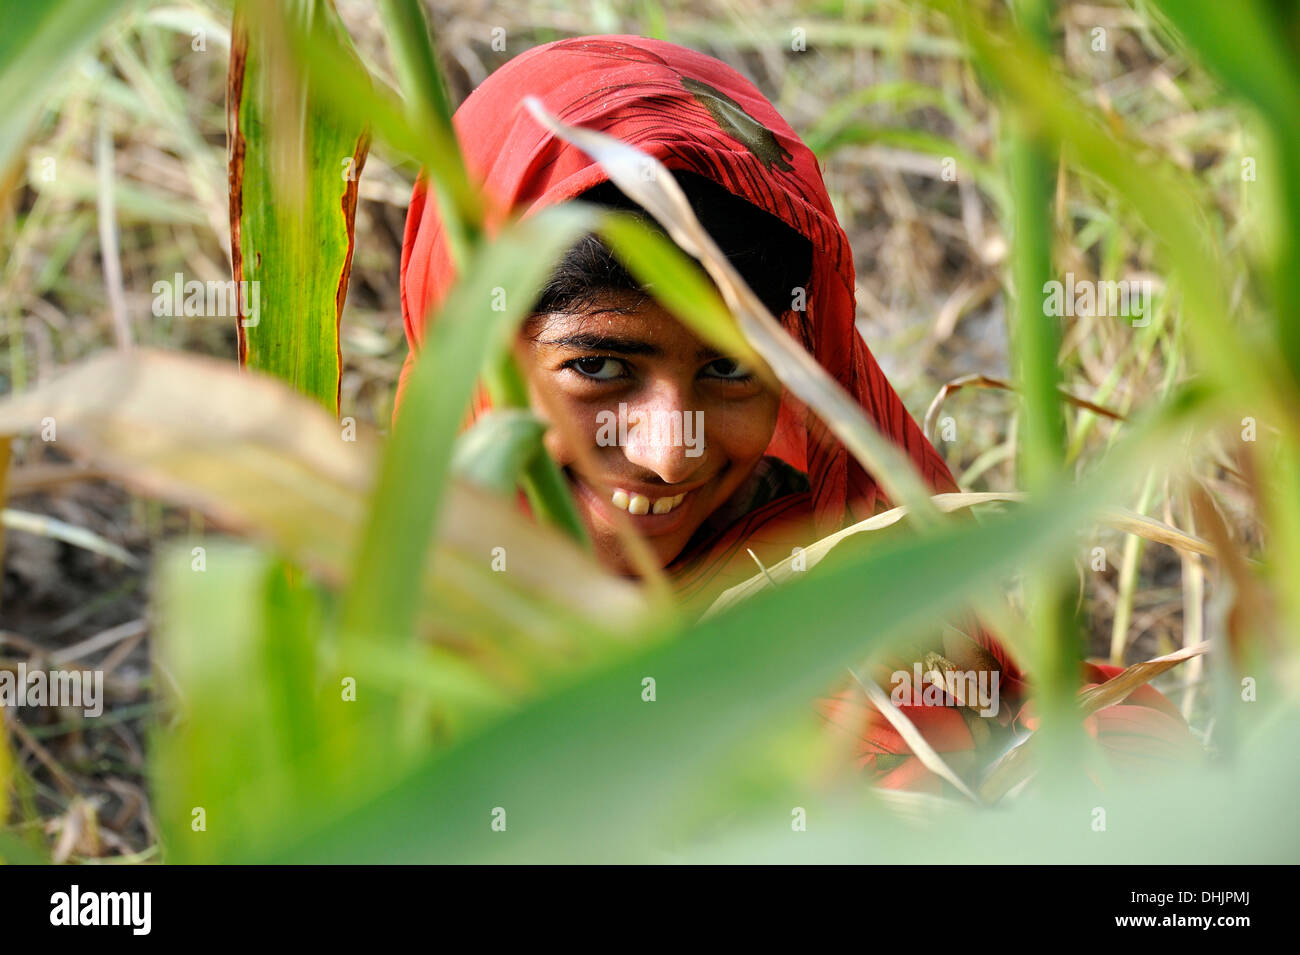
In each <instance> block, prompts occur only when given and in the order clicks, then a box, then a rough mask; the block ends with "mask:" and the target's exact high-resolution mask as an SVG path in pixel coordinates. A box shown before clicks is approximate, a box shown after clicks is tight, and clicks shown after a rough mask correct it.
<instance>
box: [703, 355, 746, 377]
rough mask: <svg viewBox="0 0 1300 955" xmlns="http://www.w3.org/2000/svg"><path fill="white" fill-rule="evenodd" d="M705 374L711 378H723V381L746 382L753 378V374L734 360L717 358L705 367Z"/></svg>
mask: <svg viewBox="0 0 1300 955" xmlns="http://www.w3.org/2000/svg"><path fill="white" fill-rule="evenodd" d="M704 374H705V376H706V377H709V378H721V379H722V380H723V381H745V380H747V379H749V378H751V377H753V372H751V371H750V370H749V368H747V367H746V366H745V365H742V364H741V363H740V362H738V361H736V359H734V358H716V359H714V360H713V361H711V362H709V363H708V364H707V365H705V366H704Z"/></svg>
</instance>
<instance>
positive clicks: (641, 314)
mask: <svg viewBox="0 0 1300 955" xmlns="http://www.w3.org/2000/svg"><path fill="white" fill-rule="evenodd" d="M525 336H526V337H527V338H528V339H530V340H531V341H533V342H534V343H535V344H537V345H539V346H542V347H551V348H572V349H578V350H581V349H595V350H600V349H608V350H625V351H626V352H627V353H629V354H645V355H652V356H653V355H658V354H662V355H689V356H690V357H692V358H693V357H697V356H698V355H703V354H716V351H715V350H714V349H712V348H711V347H710V346H709V345H708V344H707V343H706V342H705V341H703V340H702V339H701V338H699V337H698V336H697V335H695V334H694V333H693V332H692V331H691V330H690V329H689V328H687V327H686V326H685V325H683V324H682V323H681V322H680V321H678V320H677V319H676V318H674V317H673V315H672V313H671V312H669V311H667V310H666V309H665V308H664V307H663V306H661V305H660V304H659V303H658V302H656V301H655V300H654V299H652V298H649V297H646V298H644V299H642V300H640V301H637V300H632V299H623V300H622V301H619V300H618V299H605V300H601V301H599V302H597V303H594V304H592V305H591V306H589V307H587V308H575V309H573V310H571V311H565V312H551V313H547V314H542V315H535V316H533V317H532V318H531V319H529V321H528V324H527V325H526V326H525ZM615 345H622V346H625V348H621V349H620V348H614V347H612V346H615Z"/></svg>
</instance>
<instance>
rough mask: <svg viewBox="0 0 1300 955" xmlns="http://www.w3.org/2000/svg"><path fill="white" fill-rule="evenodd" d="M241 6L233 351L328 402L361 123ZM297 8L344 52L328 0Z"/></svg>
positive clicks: (338, 360) (232, 93)
mask: <svg viewBox="0 0 1300 955" xmlns="http://www.w3.org/2000/svg"><path fill="white" fill-rule="evenodd" d="M252 6H254V5H250V4H247V3H241V4H239V5H238V6H237V8H236V13H235V22H234V28H233V30H232V34H231V55H230V74H229V91H228V98H227V109H228V112H229V128H230V130H231V143H230V228H231V252H232V256H233V259H234V273H235V275H234V277H235V281H236V282H238V283H240V310H239V312H240V318H239V320H238V324H239V355H240V361H241V362H242V363H243V364H245V365H247V366H249V367H251V368H257V369H259V370H261V371H266V372H269V373H270V374H273V375H275V376H277V377H279V378H282V379H284V380H285V381H287V382H289V383H290V384H292V385H293V386H294V387H295V388H296V389H298V390H299V391H302V392H303V393H304V394H307V395H310V396H311V397H312V398H314V399H315V400H316V401H318V402H320V403H321V404H322V405H324V406H325V407H326V408H328V409H330V410H331V411H333V412H334V413H335V414H337V413H338V408H339V384H340V377H341V373H342V354H341V351H340V347H339V321H340V318H341V317H342V313H343V303H344V300H345V299H346V298H347V290H348V276H349V273H350V271H351V267H352V247H353V226H354V216H355V214H356V204H357V184H358V181H359V178H360V175H361V170H362V167H363V166H364V165H365V161H366V153H367V150H368V149H369V134H368V132H366V130H365V129H363V128H361V127H359V126H357V125H355V124H352V123H349V122H347V121H346V120H345V119H341V118H340V117H339V116H338V115H337V114H336V113H334V112H333V111H331V110H329V109H327V108H326V106H325V104H324V102H323V98H322V97H321V95H320V93H319V92H318V91H317V89H316V88H315V87H314V86H312V85H311V84H310V83H309V82H308V81H307V80H306V79H304V78H303V77H302V76H301V75H300V74H299V73H298V72H297V71H296V70H295V69H294V68H293V67H292V66H291V65H290V63H289V60H288V51H289V46H288V44H287V43H286V42H285V38H284V37H282V36H280V35H278V34H277V31H276V29H275V25H276V24H277V22H278V21H276V20H274V19H272V18H269V17H267V16H265V15H250V10H251V8H252ZM298 13H299V15H300V16H306V17H308V18H309V19H311V20H314V21H316V22H321V23H328V24H329V27H328V29H330V30H331V32H333V33H334V34H335V35H337V36H340V40H339V43H340V47H341V48H342V49H343V55H348V54H349V52H350V48H349V47H348V46H347V44H346V42H345V41H344V40H343V39H342V38H341V35H342V27H341V26H339V25H338V24H337V19H336V17H335V16H334V13H333V9H332V7H331V6H330V5H329V4H328V3H327V2H324V0H313V2H311V3H308V4H306V5H305V6H300V7H299V8H298Z"/></svg>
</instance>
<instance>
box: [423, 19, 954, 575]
mask: <svg viewBox="0 0 1300 955" xmlns="http://www.w3.org/2000/svg"><path fill="white" fill-rule="evenodd" d="M528 95H533V96H536V97H538V98H539V99H540V100H541V101H542V105H543V106H545V107H546V109H547V110H548V111H549V112H550V113H552V114H554V115H556V116H558V117H559V119H560V120H561V121H563V122H565V123H567V124H569V125H573V126H584V127H587V128H590V129H595V130H598V131H600V132H603V133H606V134H607V135H610V136H614V137H616V138H618V139H621V140H623V141H625V142H627V143H630V144H631V145H633V146H636V147H637V148H638V149H640V150H642V151H644V152H646V153H649V154H650V155H652V156H654V157H656V158H657V159H659V160H660V161H661V162H663V163H664V165H666V166H667V167H668V168H669V169H673V170H677V169H685V170H690V171H692V172H695V173H698V174H700V175H702V176H704V177H706V178H708V179H710V180H712V181H714V182H716V183H718V184H720V185H722V186H724V187H725V188H726V189H728V190H729V191H731V192H732V193H734V194H735V195H737V196H740V197H741V198H744V199H746V200H748V201H749V202H751V203H753V204H754V205H756V206H758V207H759V208H760V209H763V210H764V211H765V212H768V213H770V214H772V215H774V216H776V217H777V218H779V219H781V220H782V221H783V222H785V223H786V224H787V225H788V226H790V227H791V228H793V229H794V230H795V231H797V232H798V233H799V234H800V235H802V236H804V237H805V238H806V239H808V240H809V241H810V242H811V243H812V247H813V250H814V255H813V271H812V277H811V281H810V284H809V287H808V289H807V312H806V316H805V321H804V322H803V323H801V322H800V321H799V316H798V315H797V314H796V313H794V312H788V313H786V315H785V317H784V323H785V325H786V327H787V328H788V329H789V330H790V331H791V333H792V334H793V335H795V337H796V338H798V339H799V340H800V341H801V342H802V343H803V344H804V346H805V347H806V348H807V349H808V350H809V351H810V352H811V353H812V354H813V356H814V357H815V358H816V359H817V361H818V363H819V364H821V366H822V367H823V368H825V369H826V370H827V371H828V372H830V374H831V375H832V376H834V377H835V379H836V380H837V381H839V383H840V384H841V385H843V386H844V388H845V389H846V390H847V391H848V392H849V393H850V394H852V395H853V396H854V397H855V398H857V400H858V401H859V403H860V404H861V405H862V407H863V408H864V409H865V410H866V411H867V413H868V414H870V415H871V417H872V418H874V419H875V421H876V422H877V424H878V425H879V427H880V428H881V430H882V431H883V432H884V433H885V434H886V435H887V436H888V437H889V438H890V439H892V440H893V441H894V442H895V443H896V444H898V445H899V446H900V447H902V448H904V449H905V450H906V451H907V453H908V454H909V455H911V457H912V460H913V461H915V462H916V464H917V467H918V468H920V470H921V473H922V474H923V476H924V477H925V478H926V480H927V481H928V482H929V484H930V485H931V486H932V487H933V488H934V489H935V490H936V491H950V490H956V489H957V487H956V484H955V483H954V482H953V480H952V476H951V475H950V474H949V472H948V468H947V466H946V465H945V464H944V462H943V459H942V458H940V457H939V455H938V454H937V453H936V452H935V450H934V448H933V447H931V445H930V443H929V442H928V441H927V440H926V439H925V436H924V435H923V434H922V433H921V431H920V429H919V428H918V427H917V426H916V423H915V422H914V421H913V420H912V418H911V416H910V415H909V414H908V413H907V409H906V408H905V407H904V406H903V403H902V401H901V400H899V397H898V395H897V394H896V393H895V391H894V389H893V388H892V387H891V386H890V384H889V381H888V380H887V379H886V378H885V375H884V373H883V372H882V371H881V370H880V366H879V365H878V364H876V360H875V359H874V358H873V357H872V355H871V352H870V351H869V350H868V349H867V346H866V343H865V342H863V340H862V337H861V336H860V335H859V334H858V333H857V330H856V329H855V327H854V297H853V288H854V283H853V254H852V250H851V249H850V248H849V242H848V239H847V237H846V236H845V235H844V231H843V230H842V229H841V228H840V226H839V223H838V222H837V221H836V218H835V211H834V209H833V208H832V207H831V201H830V197H829V196H828V195H827V194H826V186H825V184H824V183H823V182H822V177H821V171H820V169H819V168H818V165H817V157H816V156H814V155H813V153H812V151H811V150H809V149H808V147H807V146H805V145H804V144H803V142H801V141H800V139H799V137H798V136H796V135H795V132H794V130H792V129H791V128H790V126H789V124H787V123H786V121H785V120H784V119H782V118H781V115H780V114H779V113H777V111H776V109H775V108H774V107H773V106H772V104H771V103H769V102H768V101H767V99H766V98H765V97H764V96H763V94H762V93H760V92H759V91H758V89H757V88H755V86H754V84H753V83H751V82H750V81H749V80H747V79H745V77H743V76H741V75H740V74H739V73H737V72H736V71H735V70H733V69H732V68H731V67H729V66H727V65H726V64H724V63H721V62H719V61H718V60H715V59H713V58H712V57H709V56H705V55H704V54H703V53H697V52H695V51H694V50H688V49H686V48H684V47H680V46H676V45H674V44H671V43H665V42H663V41H661V40H652V39H646V38H644V37H636V36H594V37H579V38H577V39H571V40H559V41H556V42H554V43H547V44H545V45H543V46H539V47H535V48H533V49H531V50H529V51H527V52H526V53H522V54H520V55H519V56H517V57H515V58H514V59H513V60H511V61H510V62H509V63H507V64H505V65H504V66H502V67H501V68H500V69H498V70H497V71H496V72H495V73H493V74H492V75H491V76H490V77H488V78H487V80H485V81H484V82H483V83H482V84H481V85H480V86H479V87H478V88H477V89H475V90H474V92H473V93H471V94H470V95H469V97H468V98H467V99H466V100H465V102H464V103H463V104H462V105H461V107H460V108H459V109H458V110H457V111H456V115H455V118H454V125H455V129H456V133H457V137H458V139H459V140H460V144H461V148H462V150H463V151H464V154H465V161H466V164H467V166H468V168H469V172H470V175H471V177H473V178H475V179H476V180H477V181H478V182H479V183H481V185H482V188H483V191H484V193H485V195H486V197H487V201H488V203H489V205H490V210H491V211H490V213H489V222H488V227H489V229H491V228H492V227H494V226H495V225H497V224H499V223H500V221H501V220H502V219H503V218H504V217H505V216H507V215H509V214H511V213H519V214H523V215H527V214H529V213H530V212H533V211H535V210H537V209H540V208H543V207H545V206H550V205H554V204H556V203H560V202H564V201H565V200H567V199H572V198H574V197H575V196H577V195H578V194H580V193H582V192H584V191H585V190H587V189H590V188H592V187H593V186H596V185H598V184H599V183H602V182H604V181H605V180H606V179H607V176H606V175H605V173H604V171H603V170H602V169H601V167H600V166H599V165H597V164H596V163H594V162H593V161H592V160H591V159H590V158H589V157H588V156H587V155H586V154H585V153H583V152H582V151H581V150H579V149H578V148H576V147H574V146H571V145H569V144H568V143H566V142H564V141H563V140H560V139H557V138H556V137H554V136H553V135H552V134H551V133H550V132H548V131H547V130H545V129H544V128H542V126H541V125H539V124H538V123H537V122H536V121H535V120H534V119H533V118H532V117H531V116H530V115H529V114H528V112H527V111H526V110H524V109H522V108H521V102H522V100H523V98H524V97H525V96H528ZM452 269H453V267H452V261H451V256H450V253H449V251H448V248H447V241H446V236H445V234H444V231H443V228H442V222H441V218H440V216H439V214H438V209H437V203H436V201H435V199H434V197H433V196H432V195H431V194H430V193H429V192H428V191H427V190H426V188H425V185H424V183H423V182H421V183H419V184H417V185H416V188H415V194H414V196H413V197H412V199H411V208H410V212H409V213H408V216H407V220H406V235H405V238H404V240H403V243H402V314H403V318H404V320H405V322H406V335H407V339H408V340H409V342H410V344H411V349H412V352H414V350H415V349H417V348H418V347H419V345H420V342H421V341H422V339H423V334H424V327H423V324H424V321H425V316H426V315H428V314H429V310H430V307H431V306H436V305H437V304H438V303H439V302H440V301H441V300H442V297H443V296H444V295H445V294H446V292H447V290H448V288H449V287H450V285H451V283H452V280H453V277H454V276H453V270H452ZM801 325H804V326H805V327H806V328H807V329H808V330H809V331H807V332H805V331H803V330H802V329H801ZM410 363H411V360H410V358H408V360H407V368H404V369H403V377H405V374H406V372H407V370H409V366H410ZM481 407H482V405H481V403H480V404H479V409H480V410H481ZM767 453H768V454H771V455H774V456H776V457H779V458H781V459H782V460H784V461H786V462H787V463H789V464H791V465H793V466H794V467H795V468H797V469H799V470H800V471H804V472H806V473H807V474H808V477H809V482H810V484H811V486H812V491H811V500H810V502H809V507H810V508H811V511H812V514H813V517H814V518H815V522H816V527H817V530H818V531H820V532H821V533H830V532H832V531H834V530H838V529H839V528H840V527H842V526H843V525H844V524H845V523H846V521H850V520H860V519H863V518H866V517H869V516H870V515H871V514H872V513H873V511H874V509H875V507H876V505H877V499H878V497H879V489H878V487H877V486H876V483H875V481H873V480H872V478H871V477H870V475H868V474H867V473H866V472H865V471H864V470H863V469H862V467H861V466H860V465H859V464H858V463H857V462H856V461H855V460H853V458H852V457H851V456H850V455H848V454H847V453H846V451H845V450H844V448H843V446H842V445H841V444H840V443H839V442H838V441H837V440H835V438H834V437H833V436H832V435H831V434H830V432H829V431H828V430H827V428H826V426H825V425H824V424H823V423H822V422H821V421H820V420H819V419H818V418H816V416H814V415H812V414H810V413H808V412H807V411H806V409H804V408H803V407H802V405H801V404H799V403H798V402H797V401H796V400H795V399H793V398H791V397H785V398H783V400H782V404H781V411H780V414H779V417H778V420H777V428H776V432H775V434H774V436H773V438H772V443H771V445H770V447H769V448H768V452H767ZM751 570H752V567H751Z"/></svg>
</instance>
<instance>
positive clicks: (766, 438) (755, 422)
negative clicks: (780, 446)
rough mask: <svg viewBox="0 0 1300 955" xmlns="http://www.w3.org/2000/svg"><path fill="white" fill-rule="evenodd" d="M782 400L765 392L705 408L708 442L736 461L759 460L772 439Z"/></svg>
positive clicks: (705, 428) (748, 461) (738, 462)
mask: <svg viewBox="0 0 1300 955" xmlns="http://www.w3.org/2000/svg"><path fill="white" fill-rule="evenodd" d="M780 404H781V400H780V398H779V397H778V396H776V395H766V394H765V395H762V396H760V397H758V398H753V399H750V400H748V401H743V402H732V403H728V404H724V405H721V406H718V407H716V408H713V409H706V410H705V412H704V431H705V434H706V435H707V437H708V443H709V445H710V446H711V447H712V448H716V449H717V450H718V451H719V452H721V454H722V455H723V456H725V457H726V458H727V459H728V460H730V461H732V462H733V463H736V464H749V463H753V462H756V461H757V460H758V459H759V458H761V457H762V456H763V452H764V451H766V450H767V446H768V444H770V443H771V441H772V433H773V432H774V431H775V430H776V415H777V411H778V409H779V408H780Z"/></svg>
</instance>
